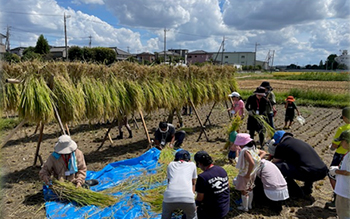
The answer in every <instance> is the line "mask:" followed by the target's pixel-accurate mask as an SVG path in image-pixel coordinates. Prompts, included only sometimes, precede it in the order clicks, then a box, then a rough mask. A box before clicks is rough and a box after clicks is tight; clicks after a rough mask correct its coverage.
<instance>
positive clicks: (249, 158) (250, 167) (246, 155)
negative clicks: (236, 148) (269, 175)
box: [244, 151, 254, 179]
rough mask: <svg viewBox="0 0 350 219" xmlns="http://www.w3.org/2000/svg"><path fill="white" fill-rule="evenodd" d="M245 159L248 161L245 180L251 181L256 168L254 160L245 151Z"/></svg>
mask: <svg viewBox="0 0 350 219" xmlns="http://www.w3.org/2000/svg"><path fill="white" fill-rule="evenodd" d="M244 159H245V160H246V161H248V171H247V174H246V175H245V176H244V178H247V179H249V178H250V174H251V173H252V171H253V168H254V160H253V158H252V156H251V155H250V153H249V152H248V151H244Z"/></svg>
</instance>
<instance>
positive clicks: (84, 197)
mask: <svg viewBox="0 0 350 219" xmlns="http://www.w3.org/2000/svg"><path fill="white" fill-rule="evenodd" d="M50 189H51V190H52V191H53V192H54V193H55V194H56V195H57V197H58V198H59V200H61V201H68V202H73V203H77V204H78V205H79V206H85V205H95V206H98V207H101V208H104V207H108V206H111V205H113V204H115V203H116V202H117V201H118V199H117V198H115V197H113V196H111V195H107V194H103V193H100V192H94V191H92V190H90V189H85V188H82V187H79V188H76V186H75V185H74V184H73V183H71V182H62V181H59V180H56V179H54V180H53V181H52V185H51V186H50Z"/></svg>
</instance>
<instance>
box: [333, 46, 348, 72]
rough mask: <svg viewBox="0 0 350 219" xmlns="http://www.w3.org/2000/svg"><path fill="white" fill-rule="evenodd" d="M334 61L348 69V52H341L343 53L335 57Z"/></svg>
mask: <svg viewBox="0 0 350 219" xmlns="http://www.w3.org/2000/svg"><path fill="white" fill-rule="evenodd" d="M334 60H335V61H336V62H337V63H338V64H339V65H341V64H343V65H346V66H347V67H348V68H350V55H348V50H343V53H342V54H341V55H340V56H337V57H335V59H334Z"/></svg>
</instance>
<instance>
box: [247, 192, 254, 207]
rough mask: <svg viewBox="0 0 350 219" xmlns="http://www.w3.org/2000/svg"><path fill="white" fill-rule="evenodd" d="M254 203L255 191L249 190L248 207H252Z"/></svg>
mask: <svg viewBox="0 0 350 219" xmlns="http://www.w3.org/2000/svg"><path fill="white" fill-rule="evenodd" d="M252 203H253V191H250V192H248V208H249V209H252V208H253V207H252Z"/></svg>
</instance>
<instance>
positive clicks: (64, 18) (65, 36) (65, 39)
mask: <svg viewBox="0 0 350 219" xmlns="http://www.w3.org/2000/svg"><path fill="white" fill-rule="evenodd" d="M67 18H70V15H67V16H66V13H64V16H63V20H64V43H65V47H66V61H68V46H67V27H66V19H67Z"/></svg>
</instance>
